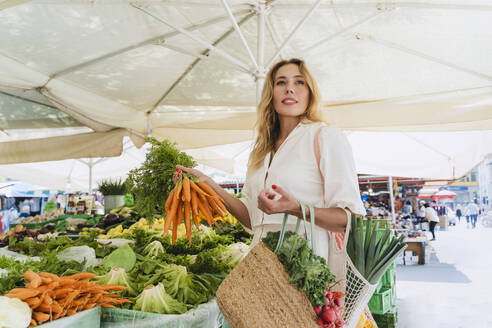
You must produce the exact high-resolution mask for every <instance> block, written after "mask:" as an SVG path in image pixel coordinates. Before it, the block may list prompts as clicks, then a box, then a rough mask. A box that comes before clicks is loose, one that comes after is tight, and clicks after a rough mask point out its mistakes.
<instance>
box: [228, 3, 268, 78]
mask: <svg viewBox="0 0 492 328" xmlns="http://www.w3.org/2000/svg"><path fill="white" fill-rule="evenodd" d="M222 5H223V6H224V9H225V11H226V12H227V15H229V19H230V20H231V23H232V26H233V27H234V30H236V32H237V34H238V35H239V39H241V42H242V43H243V46H244V48H245V49H246V51H247V53H248V56H249V59H250V60H251V63H252V64H253V65H254V66H255V69H256V70H258V69H259V68H258V63H256V59H255V56H254V55H253V53H252V52H251V49H250V48H249V45H248V42H246V39H245V38H244V35H243V32H241V28H240V27H239V25H237V22H236V18H235V17H234V15H233V14H232V11H231V8H230V7H229V5H228V4H227V0H222Z"/></svg>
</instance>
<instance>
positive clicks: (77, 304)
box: [6, 271, 131, 327]
mask: <svg viewBox="0 0 492 328" xmlns="http://www.w3.org/2000/svg"><path fill="white" fill-rule="evenodd" d="M94 277H95V274H93V273H89V272H83V273H78V274H75V275H72V276H66V277H59V276H57V275H55V274H52V273H48V272H41V273H39V274H37V273H35V272H33V271H26V273H25V274H24V278H26V280H27V281H28V283H27V284H26V287H25V288H14V289H12V290H11V291H10V292H9V293H8V294H7V295H6V296H7V297H10V298H18V299H20V300H21V301H24V302H26V303H27V304H28V305H29V307H30V308H31V309H32V311H33V312H32V319H31V325H30V327H34V326H37V325H38V324H42V323H43V322H46V321H52V320H56V319H59V318H62V317H65V316H70V315H73V314H75V313H77V312H80V311H83V310H87V309H91V308H93V307H96V306H102V307H111V308H114V307H115V305H118V304H123V303H131V301H129V300H127V299H123V298H121V297H120V295H116V294H111V293H110V292H109V291H110V290H112V291H121V290H124V289H126V287H123V286H120V285H98V284H97V281H90V279H92V278H94Z"/></svg>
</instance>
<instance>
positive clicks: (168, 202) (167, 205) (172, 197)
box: [164, 189, 176, 212]
mask: <svg viewBox="0 0 492 328" xmlns="http://www.w3.org/2000/svg"><path fill="white" fill-rule="evenodd" d="M175 192H176V189H173V190H171V192H170V193H169V195H168V196H167V200H166V205H165V206H164V208H165V209H166V212H169V210H170V209H171V204H172V201H173V199H174V193H175Z"/></svg>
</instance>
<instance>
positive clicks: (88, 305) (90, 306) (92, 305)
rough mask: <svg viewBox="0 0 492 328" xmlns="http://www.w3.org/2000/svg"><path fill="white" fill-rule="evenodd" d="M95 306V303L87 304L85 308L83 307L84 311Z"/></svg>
mask: <svg viewBox="0 0 492 328" xmlns="http://www.w3.org/2000/svg"><path fill="white" fill-rule="evenodd" d="M96 305H97V304H96V303H87V304H86V305H85V306H84V310H89V309H92V308H93V307H94V306H96Z"/></svg>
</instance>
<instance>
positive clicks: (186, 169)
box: [176, 165, 211, 182]
mask: <svg viewBox="0 0 492 328" xmlns="http://www.w3.org/2000/svg"><path fill="white" fill-rule="evenodd" d="M176 170H181V171H183V172H186V173H189V174H192V175H194V176H195V177H196V178H197V179H198V180H200V181H203V182H208V181H209V180H211V179H210V177H209V176H208V175H206V174H204V173H203V172H202V171H199V170H196V169H192V168H189V167H186V166H183V165H176ZM178 178H179V177H178Z"/></svg>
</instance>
